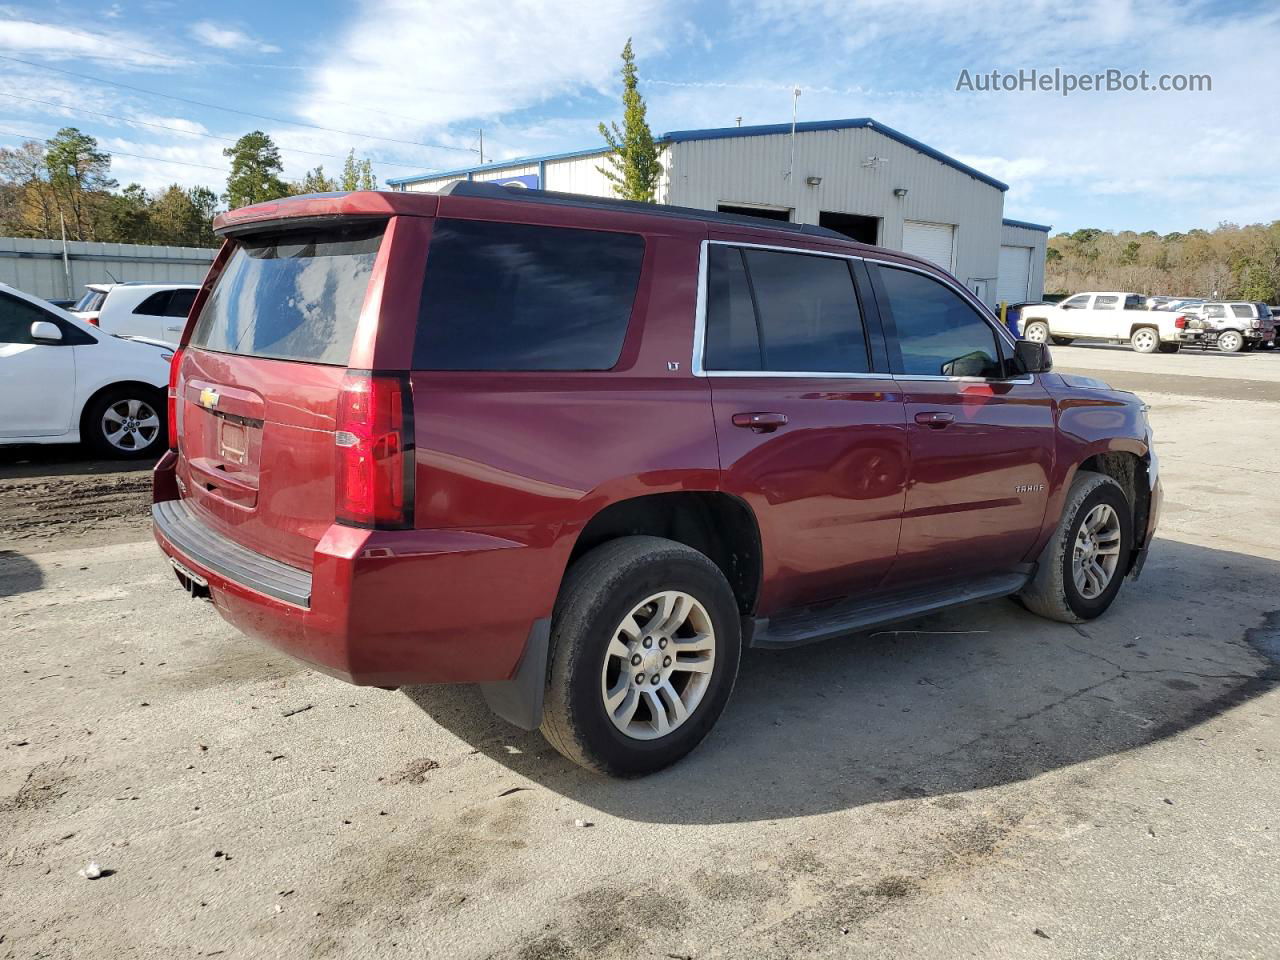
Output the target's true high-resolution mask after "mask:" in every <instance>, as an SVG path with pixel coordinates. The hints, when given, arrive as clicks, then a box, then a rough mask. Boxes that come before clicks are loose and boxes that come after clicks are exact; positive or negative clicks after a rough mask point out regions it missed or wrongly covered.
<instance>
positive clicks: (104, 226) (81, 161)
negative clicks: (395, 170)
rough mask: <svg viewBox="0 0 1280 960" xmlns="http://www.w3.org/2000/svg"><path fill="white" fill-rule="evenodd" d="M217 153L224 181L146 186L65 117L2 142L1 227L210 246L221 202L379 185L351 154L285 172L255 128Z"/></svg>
mask: <svg viewBox="0 0 1280 960" xmlns="http://www.w3.org/2000/svg"><path fill="white" fill-rule="evenodd" d="M222 152H223V155H224V156H226V157H227V158H228V159H229V160H230V161H231V168H230V173H229V175H228V177H227V185H226V189H225V190H224V191H223V192H222V193H221V194H219V193H216V192H215V191H214V190H213V189H211V188H209V187H204V186H197V187H183V186H181V185H179V184H176V183H175V184H172V185H171V186H169V187H166V188H164V189H163V190H147V189H146V188H144V187H143V186H142V185H141V184H138V183H130V184H128V185H127V186H125V187H123V188H121V187H120V184H119V182H118V181H116V180H115V179H114V178H113V177H112V176H111V154H110V153H108V152H107V151H105V150H103V149H101V148H100V147H99V145H98V141H97V139H96V138H95V137H92V136H90V135H89V134H86V133H83V132H81V131H80V130H78V129H76V128H75V127H63V128H62V129H61V130H59V131H58V132H57V133H56V134H55V135H54V136H53V137H50V138H49V139H48V140H45V141H39V140H27V141H25V142H24V143H23V144H22V145H21V146H18V147H15V148H9V147H4V148H0V235H3V236H8V237H43V238H47V239H55V240H56V239H58V238H60V237H61V236H62V235H63V231H64V230H65V231H66V237H67V239H68V240H96V241H106V242H113V243H150V244H167V245H174V246H184V247H213V246H217V242H218V241H217V239H216V238H215V237H214V235H213V218H214V216H215V214H217V213H218V211H219V210H222V209H232V208H235V207H242V206H246V205H248V204H251V203H262V202H263V201H266V200H275V199H277V198H279V197H288V196H296V195H298V194H302V193H327V192H330V191H334V190H376V189H377V188H378V181H377V178H376V177H375V176H374V175H373V164H372V163H371V162H370V161H369V160H368V159H357V158H356V154H355V151H354V150H352V151H351V152H349V153H348V154H347V158H346V161H345V162H344V164H343V167H342V171H341V172H340V173H339V174H338V175H337V176H334V177H330V176H329V175H327V174H326V173H325V171H324V168H323V167H321V166H317V167H315V168H314V169H312V170H308V171H307V172H306V174H305V175H304V176H303V178H302V179H301V180H296V181H288V180H285V179H284V177H283V173H284V164H283V163H282V161H281V159H280V150H279V148H278V147H276V145H275V143H274V142H273V141H272V139H271V137H270V136H268V135H267V134H265V133H263V132H262V131H261V130H254V131H252V132H250V133H246V134H245V135H244V136H243V137H241V138H240V139H239V140H237V141H236V143H235V144H234V145H233V146H230V147H227V148H226V149H224V150H223V151H222Z"/></svg>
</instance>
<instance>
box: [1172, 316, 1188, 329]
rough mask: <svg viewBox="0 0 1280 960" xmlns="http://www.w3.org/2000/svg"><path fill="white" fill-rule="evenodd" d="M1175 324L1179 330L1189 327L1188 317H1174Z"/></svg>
mask: <svg viewBox="0 0 1280 960" xmlns="http://www.w3.org/2000/svg"><path fill="white" fill-rule="evenodd" d="M1173 325H1174V326H1175V327H1177V328H1178V329H1179V330H1185V329H1186V328H1187V318H1186V317H1174V318H1173Z"/></svg>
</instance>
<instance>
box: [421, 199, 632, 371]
mask: <svg viewBox="0 0 1280 960" xmlns="http://www.w3.org/2000/svg"><path fill="white" fill-rule="evenodd" d="M643 259H644V238H643V237H641V236H640V235H639V234H634V233H614V232H611V231H604V230H580V229H576V228H568V227H545V226H539V225H535V224H522V223H502V222H490V221H483V220H449V219H441V220H437V221H436V224H435V227H434V229H433V230H432V234H431V246H430V249H429V251H428V253H427V273H426V278H425V280H424V281H423V284H422V302H421V305H420V307H419V313H418V334H417V340H416V343H415V345H414V363H413V365H414V369H417V370H608V369H609V368H611V367H613V366H614V365H615V364H616V363H617V362H618V357H619V355H620V354H621V352H622V342H623V340H624V338H625V337H626V333H627V324H628V322H629V321H630V319H631V309H632V306H633V304H634V302H635V298H636V289H637V287H638V286H639V283H640V266H641V261H642V260H643Z"/></svg>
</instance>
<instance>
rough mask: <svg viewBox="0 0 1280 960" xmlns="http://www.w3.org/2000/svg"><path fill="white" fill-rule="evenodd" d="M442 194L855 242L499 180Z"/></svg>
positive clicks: (775, 223) (827, 232) (729, 216)
mask: <svg viewBox="0 0 1280 960" xmlns="http://www.w3.org/2000/svg"><path fill="white" fill-rule="evenodd" d="M439 194H440V196H452V197H476V198H485V199H489V200H514V201H517V202H523V203H545V204H554V205H557V206H568V207H585V208H588V209H594V210H625V211H628V212H631V213H643V214H647V215H649V216H651V217H676V218H679V219H681V220H702V221H704V222H707V223H725V224H733V225H735V226H740V227H766V228H768V229H771V230H782V231H785V232H787V233H800V234H804V235H806V236H812V237H825V238H827V239H832V240H842V241H844V242H845V243H853V242H854V241H852V240H850V239H849V238H848V237H846V236H845V235H844V234H843V233H838V232H837V231H835V230H832V229H830V228H829V227H819V226H815V225H814V224H811V223H788V222H786V221H783V220H773V219H771V218H769V217H751V216H747V215H745V214H740V213H720V212H719V211H716V210H698V209H696V208H694V207H675V206H671V205H669V204H665V203H640V202H639V201H637V200H620V199H616V198H614V197H590V196H587V195H585V194H581V193H560V192H558V191H555V190H534V189H530V188H527V187H506V186H503V185H501V184H498V183H485V182H483V181H475V180H455V181H454V182H453V183H451V184H449V185H448V186H446V187H444V188H443V189H442V190H440V191H439Z"/></svg>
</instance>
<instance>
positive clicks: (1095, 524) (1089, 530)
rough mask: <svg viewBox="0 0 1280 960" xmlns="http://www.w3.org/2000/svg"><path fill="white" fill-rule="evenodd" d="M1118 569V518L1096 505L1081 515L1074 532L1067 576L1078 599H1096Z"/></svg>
mask: <svg viewBox="0 0 1280 960" xmlns="http://www.w3.org/2000/svg"><path fill="white" fill-rule="evenodd" d="M1119 566H1120V515H1119V514H1118V513H1116V511H1115V508H1114V507H1112V506H1111V505H1110V504H1108V503H1100V504H1098V505H1097V506H1095V507H1094V508H1093V509H1092V510H1090V511H1089V512H1088V514H1086V515H1085V518H1084V522H1083V523H1082V524H1080V529H1079V530H1077V531H1076V540H1075V547H1074V550H1073V552H1072V558H1071V574H1072V579H1073V580H1074V581H1075V585H1076V589H1077V590H1078V591H1080V596H1082V597H1084V599H1086V600H1096V599H1097V598H1098V597H1100V596H1101V595H1102V593H1103V591H1105V590H1106V589H1107V587H1108V586H1109V585H1110V584H1111V581H1112V579H1113V578H1114V577H1115V575H1116V570H1117V569H1118V568H1119Z"/></svg>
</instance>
